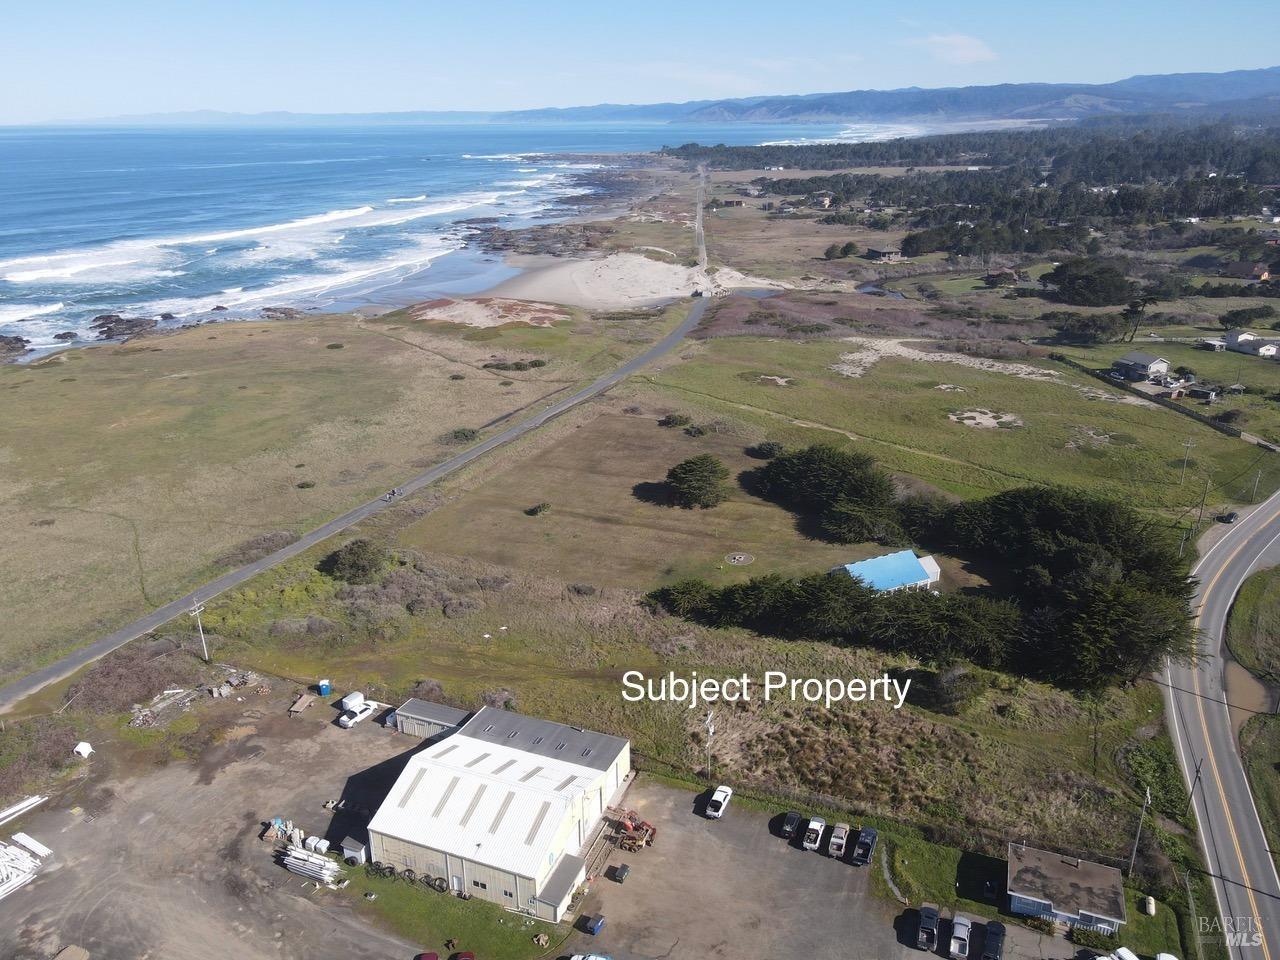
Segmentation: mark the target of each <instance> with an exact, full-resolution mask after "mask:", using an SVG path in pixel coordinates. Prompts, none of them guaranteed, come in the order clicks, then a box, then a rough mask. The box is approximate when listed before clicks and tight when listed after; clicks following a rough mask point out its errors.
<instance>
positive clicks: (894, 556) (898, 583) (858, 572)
mask: <svg viewBox="0 0 1280 960" xmlns="http://www.w3.org/2000/svg"><path fill="white" fill-rule="evenodd" d="M835 569H836V570H843V571H845V572H846V573H847V574H849V576H851V577H855V578H856V579H858V580H861V581H862V582H863V583H865V584H866V585H867V586H868V587H870V588H871V589H873V590H881V591H884V592H886V593H888V592H890V591H893V590H930V589H932V588H933V585H934V584H936V583H937V582H938V581H939V580H940V579H942V571H941V570H940V569H939V568H938V561H937V560H935V559H933V557H931V556H926V557H917V556H916V554H915V551H914V550H898V551H897V552H895V553H886V554H885V555H884V556H882V557H872V558H871V559H869V560H859V561H858V562H857V563H846V564H844V565H843V566H839V567H836V568H835Z"/></svg>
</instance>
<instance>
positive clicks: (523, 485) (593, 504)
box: [400, 411, 973, 589]
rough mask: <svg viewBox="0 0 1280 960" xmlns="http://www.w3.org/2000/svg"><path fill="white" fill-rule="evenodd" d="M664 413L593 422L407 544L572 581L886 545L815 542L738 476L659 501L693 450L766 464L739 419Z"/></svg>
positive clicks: (695, 570)
mask: <svg viewBox="0 0 1280 960" xmlns="http://www.w3.org/2000/svg"><path fill="white" fill-rule="evenodd" d="M660 415H661V414H660V413H659V412H657V411H652V412H650V413H634V414H623V413H620V412H612V413H607V414H603V415H601V416H599V417H597V418H595V419H593V420H590V421H589V422H586V423H584V424H582V425H581V427H580V428H579V429H576V430H574V431H572V432H571V433H569V434H568V435H567V436H566V437H565V438H564V439H563V440H562V441H560V442H558V443H556V444H554V445H553V446H550V447H549V448H547V449H544V450H541V451H539V452H537V453H535V454H533V455H531V456H529V457H527V458H521V459H520V460H519V461H518V462H513V463H512V465H511V466H510V468H509V469H508V470H506V471H505V472H502V473H500V474H498V475H497V476H494V477H492V478H491V479H489V480H488V481H486V482H484V483H483V484H481V485H480V486H478V487H477V488H476V489H474V490H472V491H471V492H470V493H468V494H467V495H466V496H464V497H461V498H459V499H456V500H453V501H452V502H449V503H446V504H445V505H444V506H442V507H440V508H439V509H437V510H435V511H433V512H432V513H430V514H429V515H427V516H426V517H423V518H422V519H421V520H419V521H417V522H416V523H414V524H412V525H411V526H409V527H408V528H406V529H405V530H404V532H403V533H402V534H401V538H400V539H401V542H403V543H404V544H405V545H407V546H410V547H416V548H419V549H422V550H428V551H434V552H441V553H449V554H455V555H457V556H466V557H474V558H477V559H480V560H485V561H488V562H491V563H496V564H500V565H503V566H507V567H512V568H515V569H520V570H538V571H541V572H543V573H545V574H546V575H548V576H553V577H557V578H559V579H563V580H566V581H570V582H572V581H586V582H589V583H595V584H605V585H609V586H630V587H634V588H637V589H647V588H651V587H653V586H656V585H659V584H662V583H668V582H671V581H674V580H679V579H683V578H686V577H695V576H696V577H704V578H706V579H708V580H711V581H712V582H714V583H720V584H723V583H731V582H737V581H741V580H745V579H747V578H748V577H752V576H760V575H762V574H766V573H778V574H783V575H795V574H800V573H809V572H813V571H815V570H826V569H830V568H831V567H833V566H835V565H836V564H839V563H849V562H852V561H854V560H861V559H865V558H866V557H868V556H871V555H873V554H876V553H881V552H883V549H882V548H879V547H877V546H876V545H874V544H860V545H854V546H846V545H841V544H831V543H823V542H821V541H816V540H812V539H810V538H809V537H806V536H805V535H803V534H802V533H800V532H799V531H798V530H797V525H796V518H795V516H794V515H793V514H791V513H790V512H788V511H786V510H784V509H782V508H780V507H778V506H776V505H774V504H772V503H769V502H767V501H765V500H761V499H759V498H758V497H753V496H751V495H749V494H747V493H746V492H744V491H743V489H742V488H741V487H740V486H739V485H738V484H737V483H736V482H734V483H733V484H732V491H733V492H732V495H731V496H730V499H729V500H728V501H727V502H725V503H723V504H721V505H720V506H718V507H716V508H714V509H712V510H681V509H679V508H676V507H672V506H668V505H666V504H664V503H661V502H654V498H655V496H660V491H659V490H658V488H659V486H660V483H661V481H662V479H663V477H664V476H665V475H666V472H667V469H668V468H669V467H671V466H673V465H674V464H676V463H679V462H680V461H681V460H684V459H686V458H688V457H691V456H694V455H696V454H700V453H711V454H714V455H715V456H717V457H719V458H720V459H721V460H722V461H723V462H724V463H725V464H726V466H728V468H729V470H730V473H731V474H732V475H733V476H735V477H736V476H738V475H739V474H741V473H743V472H745V471H749V470H752V469H755V468H757V467H759V466H760V465H761V463H762V461H760V460H756V459H753V458H751V457H750V456H748V455H747V454H746V452H745V448H746V447H747V446H748V445H749V444H750V443H752V442H753V440H755V439H761V438H759V437H753V436H752V435H751V434H750V433H748V432H746V431H744V430H743V428H742V427H741V426H740V425H739V424H736V423H724V424H720V425H719V429H718V430H714V431H713V432H710V433H708V434H706V435H704V436H700V437H693V436H689V435H688V434H687V433H686V432H685V431H683V430H681V429H678V428H668V427H661V426H659V425H658V424H657V419H658V417H659V416H660ZM537 503H548V504H550V505H551V506H550V509H549V510H548V511H547V512H545V513H541V514H539V515H537V516H528V515H527V514H526V513H525V512H524V511H525V509H526V508H527V507H529V506H531V505H533V504H537ZM732 553H746V554H750V555H751V556H752V557H753V558H754V559H753V561H752V562H751V563H749V564H747V565H744V566H735V565H733V564H730V563H728V562H727V560H726V557H727V555H729V554H732ZM942 562H943V568H944V573H945V575H946V579H947V582H948V585H955V584H968V583H971V582H973V578H972V576H971V575H969V574H967V573H965V572H964V570H963V569H961V567H960V566H959V564H958V563H957V562H955V561H949V560H948V559H947V558H943V560H942Z"/></svg>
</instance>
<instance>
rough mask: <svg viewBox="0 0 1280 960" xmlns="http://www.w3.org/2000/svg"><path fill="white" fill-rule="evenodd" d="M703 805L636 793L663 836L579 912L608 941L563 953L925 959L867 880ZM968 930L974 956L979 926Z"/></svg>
mask: <svg viewBox="0 0 1280 960" xmlns="http://www.w3.org/2000/svg"><path fill="white" fill-rule="evenodd" d="M704 800H705V797H700V796H695V795H694V794H693V793H691V792H688V791H684V790H680V789H677V788H674V787H668V786H665V785H662V784H658V783H655V782H653V781H649V780H643V779H642V780H639V781H637V783H636V784H635V785H634V786H633V787H632V788H631V790H630V792H629V793H628V795H627V801H626V802H627V805H628V806H629V807H632V808H634V809H635V810H636V811H638V812H639V813H640V815H641V816H643V817H645V818H646V819H648V820H649V821H650V822H651V823H653V824H654V825H655V826H656V827H657V828H658V837H657V840H656V842H655V844H654V846H653V847H651V848H649V849H647V850H644V851H641V852H639V853H632V854H618V853H615V854H614V856H613V858H612V860H611V864H618V863H621V862H626V863H628V864H630V866H631V875H630V877H628V878H627V880H626V882H625V884H623V885H621V886H619V885H618V884H616V883H614V882H613V881H612V880H609V879H602V880H601V881H599V882H597V884H596V886H595V889H594V890H593V891H592V892H591V893H590V894H589V895H588V897H587V898H586V900H585V901H584V903H583V910H584V912H585V913H586V914H594V913H603V914H604V915H605V927H604V931H603V932H602V933H600V934H599V935H598V936H595V937H592V936H589V935H587V934H585V933H581V932H575V933H574V934H573V936H572V937H571V938H570V940H569V941H568V943H567V944H566V948H567V949H569V950H572V951H573V952H582V953H586V952H600V953H605V954H608V955H609V956H611V957H613V958H614V960H658V958H667V957H726V958H733V960H742V958H748V957H806V958H810V960H860V958H865V960H891V958H899V957H901V958H904V960H905V958H915V957H919V956H920V954H919V953H918V952H917V951H916V950H915V949H914V948H913V947H908V946H906V945H905V943H904V941H909V939H910V938H911V937H914V935H915V925H914V924H915V913H914V912H913V911H904V910H902V909H901V908H899V907H898V906H897V904H894V903H892V902H891V901H887V900H884V899H881V898H880V897H877V896H875V895H874V894H872V893H870V892H869V891H868V887H869V885H870V882H871V877H870V871H869V870H868V869H867V868H863V867H854V866H850V865H849V864H848V863H845V862H841V861H837V860H833V859H831V858H830V857H827V856H820V855H818V854H814V853H807V852H805V851H803V850H801V849H800V847H799V846H798V845H795V844H789V843H788V842H787V841H786V840H783V839H781V838H780V837H778V836H775V835H774V833H773V832H772V830H771V826H772V824H771V822H770V815H769V814H768V813H765V812H761V811H759V810H754V809H748V808H746V807H744V806H733V805H731V806H730V810H729V812H728V814H727V815H726V816H725V817H724V819H722V820H719V821H712V820H707V819H706V818H705V817H703V816H702V810H703V803H704ZM974 926H975V936H974V940H975V944H974V946H975V947H976V948H978V949H975V950H974V951H972V952H971V955H972V956H977V955H978V952H979V950H980V949H981V934H980V933H978V932H977V929H978V928H980V927H981V924H980V923H975V925H974ZM944 932H945V924H944ZM1009 946H1010V948H1011V949H1010V950H1009V951H1008V952H1006V956H1007V957H1009V958H1011V960H1024V958H1025V960H1040V958H1047V957H1062V958H1066V957H1070V956H1073V955H1074V948H1072V947H1071V946H1070V945H1069V944H1066V943H1065V942H1063V941H1061V940H1056V941H1055V940H1054V938H1051V937H1043V938H1042V937H1040V936H1039V935H1037V934H1035V933H1033V932H1032V931H1030V930H1025V929H1022V928H1020V927H1012V926H1011V927H1010V928H1009Z"/></svg>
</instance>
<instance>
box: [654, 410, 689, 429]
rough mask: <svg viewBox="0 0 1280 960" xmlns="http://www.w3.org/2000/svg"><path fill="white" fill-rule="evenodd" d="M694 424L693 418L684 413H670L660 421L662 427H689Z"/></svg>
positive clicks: (659, 424)
mask: <svg viewBox="0 0 1280 960" xmlns="http://www.w3.org/2000/svg"><path fill="white" fill-rule="evenodd" d="M692 422H693V419H692V418H691V417H686V416H685V415H684V414H683V413H668V414H667V415H666V416H665V417H663V418H662V419H661V420H659V421H658V426H660V427H687V426H688V425H689V424H691V423H692Z"/></svg>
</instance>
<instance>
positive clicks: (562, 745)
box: [556, 740, 568, 750]
mask: <svg viewBox="0 0 1280 960" xmlns="http://www.w3.org/2000/svg"><path fill="white" fill-rule="evenodd" d="M567 746H568V744H567V743H565V742H564V741H563V740H561V741H560V742H559V743H557V744H556V749H557V750H563V749H564V748H565V747H567Z"/></svg>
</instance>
